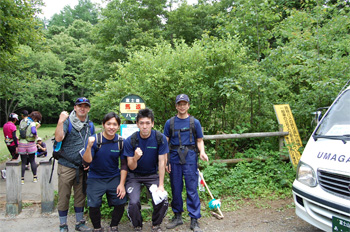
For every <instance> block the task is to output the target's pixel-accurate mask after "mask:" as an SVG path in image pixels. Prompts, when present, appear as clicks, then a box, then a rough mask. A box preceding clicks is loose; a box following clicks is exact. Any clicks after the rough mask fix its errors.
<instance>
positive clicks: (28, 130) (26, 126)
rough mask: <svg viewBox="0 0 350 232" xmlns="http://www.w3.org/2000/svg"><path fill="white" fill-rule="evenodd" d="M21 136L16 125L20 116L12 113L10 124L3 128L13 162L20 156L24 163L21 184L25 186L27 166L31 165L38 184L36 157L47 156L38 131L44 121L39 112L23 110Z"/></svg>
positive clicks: (3, 173) (3, 175)
mask: <svg viewBox="0 0 350 232" xmlns="http://www.w3.org/2000/svg"><path fill="white" fill-rule="evenodd" d="M21 117H22V119H21V121H20V123H19V124H20V126H19V127H20V130H19V132H20V133H19V136H18V137H17V135H16V132H17V127H16V123H17V122H18V121H19V118H18V115H17V114H15V113H11V114H10V115H9V117H8V122H7V123H5V124H4V126H3V132H4V137H5V143H6V145H7V148H8V150H9V152H10V155H11V160H17V159H18V158H19V156H20V157H21V161H22V173H21V184H24V174H25V170H26V169H28V167H27V165H28V164H30V166H31V170H32V173H33V182H35V183H36V182H38V178H37V175H36V172H37V164H36V162H35V156H36V155H38V152H39V153H40V155H39V156H46V154H47V151H46V144H45V143H44V142H43V141H42V139H41V138H40V137H38V132H37V129H38V128H39V127H40V121H41V120H42V116H41V113H40V112H39V111H33V112H31V113H30V114H28V111H27V110H23V111H22V114H21ZM5 173H6V172H5V170H3V172H2V177H3V178H6V175H5Z"/></svg>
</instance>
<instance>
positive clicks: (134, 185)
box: [125, 172, 168, 227]
mask: <svg viewBox="0 0 350 232" xmlns="http://www.w3.org/2000/svg"><path fill="white" fill-rule="evenodd" d="M142 184H143V185H145V186H146V188H147V190H148V192H149V188H150V187H151V185H152V184H156V185H157V186H158V184H159V176H158V175H157V174H151V175H147V176H141V175H137V174H134V173H130V172H129V173H128V176H127V178H126V184H125V187H126V192H127V194H128V198H129V205H128V217H129V219H130V221H131V223H132V225H133V226H134V227H142V216H141V203H140V194H141V185H142ZM152 205H153V214H152V225H153V226H157V225H160V224H161V223H162V221H163V218H164V217H165V215H166V213H167V211H168V200H164V201H163V202H161V203H159V204H158V205H155V204H154V202H153V200H152Z"/></svg>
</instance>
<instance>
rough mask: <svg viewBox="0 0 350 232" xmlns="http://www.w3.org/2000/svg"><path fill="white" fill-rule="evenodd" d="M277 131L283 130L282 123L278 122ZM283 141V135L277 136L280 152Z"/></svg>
mask: <svg viewBox="0 0 350 232" xmlns="http://www.w3.org/2000/svg"><path fill="white" fill-rule="evenodd" d="M279 131H280V132H283V124H279ZM283 142H284V136H280V137H278V144H279V151H280V152H282V150H283V144H284V143H283Z"/></svg>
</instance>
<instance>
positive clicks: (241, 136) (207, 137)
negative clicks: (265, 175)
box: [203, 125, 289, 164]
mask: <svg viewBox="0 0 350 232" xmlns="http://www.w3.org/2000/svg"><path fill="white" fill-rule="evenodd" d="M287 135H289V132H284V131H283V127H282V125H280V131H276V132H258V133H243V134H219V135H204V136H203V140H222V139H244V138H258V137H277V136H278V137H279V150H280V151H282V149H283V139H284V136H287ZM281 159H282V160H288V159H289V157H287V156H281ZM253 160H265V158H242V159H222V160H214V161H213V162H215V163H227V164H235V163H238V162H241V161H247V162H252V161H253Z"/></svg>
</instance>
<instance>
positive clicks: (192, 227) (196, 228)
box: [190, 218, 202, 232]
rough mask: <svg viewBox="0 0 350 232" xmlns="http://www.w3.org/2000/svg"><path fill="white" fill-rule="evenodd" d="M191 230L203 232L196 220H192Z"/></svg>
mask: <svg viewBox="0 0 350 232" xmlns="http://www.w3.org/2000/svg"><path fill="white" fill-rule="evenodd" d="M190 228H191V230H193V232H202V230H201V228H199V224H198V221H197V219H196V218H191V226H190Z"/></svg>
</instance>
